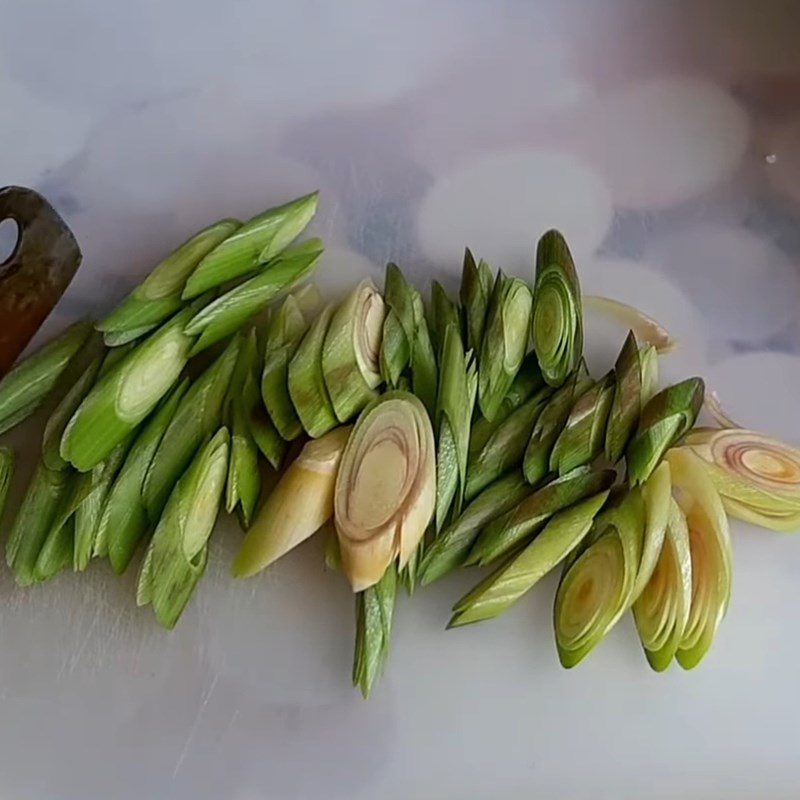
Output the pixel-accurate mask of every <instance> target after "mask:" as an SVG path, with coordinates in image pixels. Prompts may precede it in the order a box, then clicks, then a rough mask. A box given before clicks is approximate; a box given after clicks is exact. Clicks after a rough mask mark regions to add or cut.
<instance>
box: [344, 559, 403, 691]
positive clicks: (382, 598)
mask: <svg viewBox="0 0 800 800" xmlns="http://www.w3.org/2000/svg"><path fill="white" fill-rule="evenodd" d="M396 599H397V570H396V569H395V567H394V566H390V567H389V568H388V569H387V570H386V572H384V574H383V577H382V578H381V579H380V580H379V581H378V582H377V583H376V584H375V585H374V586H370V587H369V588H368V589H365V590H364V591H363V592H359V593H358V594H357V595H356V641H355V650H354V654H353V685H354V686H357V687H358V688H359V689H360V690H361V694H362V695H363V697H364V699H365V700H366V699H367V698H368V697H369V695H370V693H371V692H372V688H373V686H374V685H375V682H376V681H377V680H378V678H379V677H380V676H381V673H382V672H383V670H384V667H385V666H386V661H387V660H388V657H389V644H390V642H391V638H392V620H393V618H394V606H395V601H396Z"/></svg>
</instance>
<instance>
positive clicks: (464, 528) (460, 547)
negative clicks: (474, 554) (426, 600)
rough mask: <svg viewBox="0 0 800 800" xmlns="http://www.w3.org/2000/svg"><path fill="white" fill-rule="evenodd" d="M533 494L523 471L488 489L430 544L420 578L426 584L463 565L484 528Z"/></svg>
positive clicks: (421, 567) (510, 475) (423, 561)
mask: <svg viewBox="0 0 800 800" xmlns="http://www.w3.org/2000/svg"><path fill="white" fill-rule="evenodd" d="M530 493H531V487H530V486H529V485H528V483H527V482H526V481H525V478H524V477H523V476H522V475H521V474H520V473H519V472H512V473H511V474H509V475H506V476H504V477H502V478H500V479H499V480H497V481H495V482H494V483H493V484H492V485H491V486H488V487H487V488H486V489H484V490H483V491H482V492H481V493H480V494H479V495H478V496H477V497H476V498H475V499H474V500H473V501H472V502H471V503H469V504H468V505H467V507H466V508H465V509H464V513H463V514H461V516H460V517H459V518H458V519H456V520H454V521H453V522H451V523H450V524H449V525H448V526H447V527H446V528H445V529H444V530H443V531H441V533H440V534H439V535H438V536H437V538H436V539H434V540H433V542H431V543H430V544H429V545H427V546H426V547H425V555H424V557H423V559H422V564H421V566H420V571H419V572H420V574H419V580H420V582H421V583H422V584H423V585H425V584H428V583H433V581H435V580H438V579H439V578H441V577H443V576H444V575H447V574H448V573H449V572H452V571H453V570H454V569H456V568H457V567H460V566H461V565H462V564H463V563H464V561H465V559H466V558H467V554H468V553H469V551H470V548H471V547H472V545H473V543H474V542H475V540H476V539H477V538H478V535H479V534H480V532H481V530H482V528H483V527H484V525H486V524H487V523H489V522H491V521H492V520H493V519H495V518H496V517H499V516H500V515H501V514H504V513H505V512H506V511H508V510H509V509H510V508H513V507H514V506H515V505H516V504H517V503H518V502H519V501H520V500H522V499H523V498H524V497H526V496H527V495H529V494H530Z"/></svg>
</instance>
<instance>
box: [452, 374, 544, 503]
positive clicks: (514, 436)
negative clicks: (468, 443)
mask: <svg viewBox="0 0 800 800" xmlns="http://www.w3.org/2000/svg"><path fill="white" fill-rule="evenodd" d="M550 392H551V390H550V389H549V387H548V388H544V389H541V390H540V391H538V392H537V393H536V394H535V395H533V397H531V398H530V399H528V400H527V401H526V402H524V403H523V404H522V405H521V406H520V407H519V408H517V409H516V410H515V411H512V412H511V414H509V416H507V417H506V418H505V419H504V420H503V421H502V422H500V423H499V424H498V425H497V426H496V427H495V429H494V430H493V431H492V432H491V434H490V435H489V438H488V439H487V440H486V442H485V443H484V444H483V446H482V447H481V448H480V449H479V450H477V451H476V450H474V449H472V448H471V450H472V452H471V453H470V456H469V466H468V470H467V490H466V497H467V500H471V499H472V498H473V497H475V496H476V495H478V494H479V493H480V492H482V491H483V490H484V489H485V488H486V487H487V486H488V485H489V484H490V483H493V482H494V481H495V480H497V478H499V477H500V476H501V475H502V474H503V473H505V472H508V470H510V469H511V468H512V467H519V466H520V465H521V463H522V457H523V455H524V453H525V448H526V446H527V444H528V440H529V439H530V436H531V431H532V430H533V426H534V425H535V424H536V420H537V419H538V418H539V415H540V414H541V413H542V409H544V407H545V405H546V404H547V401H548V400H549V399H550ZM490 424H491V423H490Z"/></svg>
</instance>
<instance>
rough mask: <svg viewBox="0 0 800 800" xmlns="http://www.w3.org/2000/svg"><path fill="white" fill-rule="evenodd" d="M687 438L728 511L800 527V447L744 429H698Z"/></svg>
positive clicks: (769, 524) (778, 526)
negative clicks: (701, 460) (799, 448)
mask: <svg viewBox="0 0 800 800" xmlns="http://www.w3.org/2000/svg"><path fill="white" fill-rule="evenodd" d="M684 441H685V444H686V445H687V446H688V447H690V448H691V449H692V451H693V452H694V453H695V454H696V455H698V456H699V457H700V458H702V459H703V463H704V464H705V465H706V469H707V472H708V474H709V476H710V477H711V480H712V481H713V482H714V486H715V487H716V488H717V491H718V492H719V493H720V495H721V497H722V502H723V505H724V506H725V510H726V511H727V512H728V513H729V514H731V515H732V516H734V517H737V518H740V519H744V520H746V521H747V522H752V523H754V524H756V525H761V526H762V527H765V528H769V529H771V530H777V531H791V530H797V529H799V528H800V450H798V449H797V448H794V447H791V446H790V445H788V444H785V443H784V442H781V441H779V440H777V439H773V438H772V437H770V436H765V435H764V434H762V433H757V432H756V431H748V430H743V429H724V430H710V429H699V430H695V431H692V432H691V433H689V435H688V436H687V437H686V439H685V440H684Z"/></svg>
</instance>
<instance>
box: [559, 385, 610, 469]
mask: <svg viewBox="0 0 800 800" xmlns="http://www.w3.org/2000/svg"><path fill="white" fill-rule="evenodd" d="M613 397H614V375H613V373H609V374H607V375H606V376H605V377H603V378H601V379H600V380H599V381H597V383H595V384H594V386H592V387H591V388H590V389H588V390H587V391H586V392H584V393H583V394H582V395H581V396H580V397H579V398H578V399H577V400H576V401H575V405H573V406H572V409H571V410H570V412H569V416H568V417H567V421H566V422H565V423H564V429H563V430H562V431H561V433H560V434H559V436H558V439H556V442H555V444H554V445H553V449H552V451H551V453H550V469H551V470H552V471H553V472H557V473H558V474H559V475H564V474H566V473H567V472H571V471H572V470H573V469H575V467H580V466H582V465H583V464H588V463H590V462H591V461H594V459H595V458H597V456H599V455H600V454H601V453H602V452H603V444H604V442H605V436H606V424H607V422H608V414H609V412H610V410H611V405H612V402H613Z"/></svg>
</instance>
